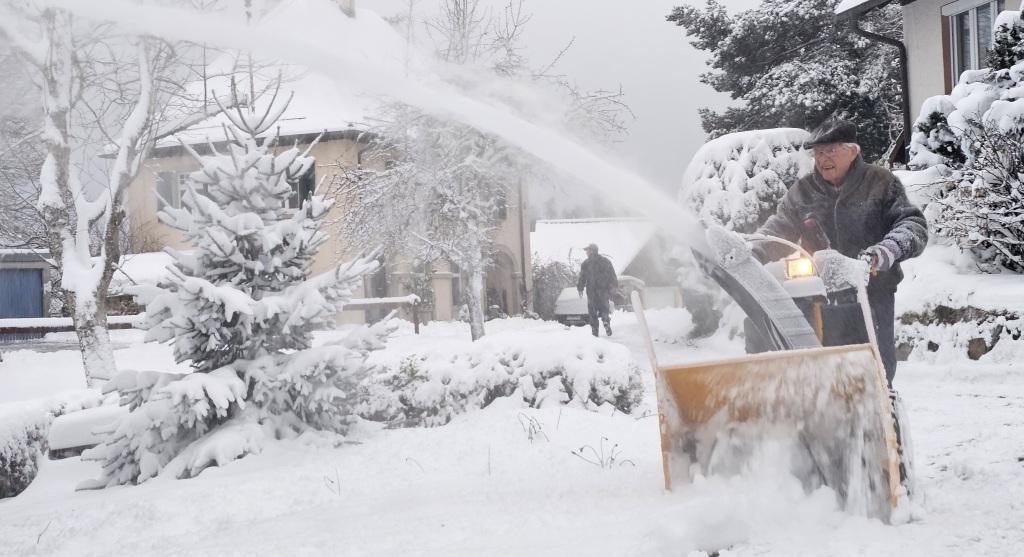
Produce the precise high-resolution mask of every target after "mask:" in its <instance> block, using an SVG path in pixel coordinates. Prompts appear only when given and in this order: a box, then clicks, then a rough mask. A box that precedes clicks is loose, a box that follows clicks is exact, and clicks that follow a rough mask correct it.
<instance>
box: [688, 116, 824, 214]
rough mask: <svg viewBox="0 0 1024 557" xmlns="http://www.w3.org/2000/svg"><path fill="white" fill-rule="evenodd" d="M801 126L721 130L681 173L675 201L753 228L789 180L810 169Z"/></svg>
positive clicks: (701, 212)
mask: <svg viewBox="0 0 1024 557" xmlns="http://www.w3.org/2000/svg"><path fill="white" fill-rule="evenodd" d="M807 135H808V134H807V132H806V131H804V130H799V129H793V128H785V129H777V130H759V131H750V132H739V133H731V134H728V135H723V136H722V137H719V138H718V139H714V140H711V141H709V142H707V143H706V144H704V146H703V147H701V148H700V150H698V151H697V154H695V155H694V156H693V160H692V161H691V162H690V164H689V166H687V167H686V172H685V173H684V174H683V184H682V188H681V189H680V191H679V201H680V203H682V204H683V206H684V207H687V208H689V209H691V210H692V211H693V212H694V213H695V214H697V215H698V216H699V217H700V218H701V219H704V220H706V221H708V222H713V223H715V224H720V225H722V226H724V227H726V228H727V229H729V230H735V231H737V232H746V233H749V232H753V231H754V230H756V229H757V227H759V226H761V225H762V224H764V221H766V220H767V219H768V217H769V216H771V215H772V214H774V213H775V207H776V206H777V205H778V203H779V200H780V199H782V196H783V195H785V194H786V191H787V190H788V189H789V186H790V185H792V184H793V182H796V180H797V179H798V178H800V177H801V176H803V175H805V174H807V173H809V172H811V170H813V169H814V162H813V161H812V160H811V158H810V157H808V156H807V155H806V154H805V153H803V152H801V145H802V144H803V142H804V141H805V140H806V139H807Z"/></svg>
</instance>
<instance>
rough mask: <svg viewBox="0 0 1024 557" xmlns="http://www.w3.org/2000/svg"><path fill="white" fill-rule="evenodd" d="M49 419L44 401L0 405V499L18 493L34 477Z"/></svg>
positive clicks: (45, 445)
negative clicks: (42, 403)
mask: <svg viewBox="0 0 1024 557" xmlns="http://www.w3.org/2000/svg"><path fill="white" fill-rule="evenodd" d="M52 421H53V414H52V413H51V412H50V411H49V410H48V409H47V408H46V407H44V406H43V405H39V404H31V403H9V404H3V405H0V499H3V498H4V497H14V496H15V495H17V494H19V493H21V492H22V491H24V490H25V488H27V487H28V484H29V483H31V482H32V480H33V479H34V478H35V477H36V472H38V470H39V459H40V458H43V455H45V454H46V450H47V442H46V435H47V432H48V431H49V429H50V422H52Z"/></svg>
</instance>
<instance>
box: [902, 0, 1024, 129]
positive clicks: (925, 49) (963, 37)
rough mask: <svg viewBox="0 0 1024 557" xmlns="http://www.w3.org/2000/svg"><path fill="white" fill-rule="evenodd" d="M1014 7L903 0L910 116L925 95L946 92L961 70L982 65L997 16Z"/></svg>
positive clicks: (991, 1) (963, 0)
mask: <svg viewBox="0 0 1024 557" xmlns="http://www.w3.org/2000/svg"><path fill="white" fill-rule="evenodd" d="M1017 8H1018V6H1017V5H1014V4H1011V5H1007V3H1006V1H1005V0H956V1H955V2H950V1H949V0H904V2H903V33H904V37H905V38H904V42H905V44H906V45H907V55H908V60H909V64H908V66H909V68H908V72H909V77H910V106H911V118H913V119H917V117H918V115H919V112H920V110H921V105H922V104H923V103H924V101H925V99H927V98H928V97H932V96H935V95H944V94H949V92H950V91H952V89H953V86H954V85H956V82H957V80H958V79H959V77H960V74H962V73H963V72H964V71H966V70H976V69H979V68H983V67H986V66H987V64H986V62H985V51H986V50H988V48H989V47H990V46H991V45H992V30H993V27H994V22H995V20H996V16H998V15H999V13H1000V12H1002V11H1003V10H1006V9H1017Z"/></svg>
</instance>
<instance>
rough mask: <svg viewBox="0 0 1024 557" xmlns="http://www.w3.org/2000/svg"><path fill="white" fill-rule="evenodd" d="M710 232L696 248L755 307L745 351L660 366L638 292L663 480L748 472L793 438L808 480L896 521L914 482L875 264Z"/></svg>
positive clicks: (856, 508) (794, 467)
mask: <svg viewBox="0 0 1024 557" xmlns="http://www.w3.org/2000/svg"><path fill="white" fill-rule="evenodd" d="M757 239H758V240H769V239H768V238H757ZM706 240H707V242H706V243H705V242H700V243H699V245H697V246H696V247H694V249H693V253H694V255H695V257H696V259H697V261H698V264H699V265H700V266H701V268H702V269H703V270H704V272H705V273H706V274H707V275H708V276H710V277H711V278H712V279H714V280H715V281H716V282H717V283H718V284H719V285H720V286H721V287H722V288H723V289H724V290H725V291H726V293H728V294H729V295H730V296H731V297H732V298H733V299H734V300H735V301H736V302H737V303H738V305H739V306H740V307H741V308H742V309H743V310H744V312H745V313H746V315H747V319H746V321H745V333H746V334H745V336H746V344H747V346H746V348H747V355H745V356H739V357H734V358H730V359H722V360H717V361H716V360H712V361H703V362H694V363H690V362H688V363H682V364H665V363H660V362H659V361H658V359H657V356H656V354H655V350H654V344H653V342H652V341H651V336H650V332H649V330H648V328H647V323H646V320H645V319H644V314H643V308H642V306H641V303H640V299H639V297H638V296H637V295H636V293H634V294H633V308H634V311H636V313H637V320H638V322H639V324H640V329H641V331H642V333H643V336H644V340H645V342H646V346H647V351H648V355H649V356H650V359H651V366H652V368H653V369H654V371H655V380H656V386H657V395H658V413H659V422H660V426H661V446H662V456H663V460H664V472H665V487H666V488H667V489H672V487H673V486H674V485H677V484H679V483H681V482H689V481H690V480H692V479H693V478H694V477H695V476H696V475H698V474H699V475H704V476H707V475H715V474H730V473H736V472H739V471H741V470H742V469H743V467H744V466H746V465H748V464H749V463H752V462H754V460H753V458H752V456H753V455H754V454H755V453H756V452H757V451H758V450H760V449H762V448H764V447H765V446H767V444H768V443H776V446H780V445H778V443H784V444H785V445H781V446H786V447H789V449H788V450H787V451H786V453H787V455H788V457H789V458H788V459H787V462H786V463H780V464H785V465H786V466H789V467H790V471H791V472H792V473H793V474H794V475H796V476H797V477H799V478H800V479H801V480H802V481H803V483H804V486H805V487H806V488H807V489H813V488H816V487H819V486H820V485H822V484H824V485H827V486H829V487H831V488H832V489H834V490H835V492H836V494H837V496H838V498H839V500H840V503H841V504H842V506H843V507H844V508H845V509H846V510H847V511H848V512H851V513H854V514H860V515H865V516H870V517H877V518H880V519H882V520H885V521H891V520H894V519H896V516H894V514H893V512H894V510H895V509H897V508H899V507H901V505H902V504H903V502H904V500H905V499H906V497H907V495H908V493H909V489H910V487H911V486H910V480H909V478H908V474H907V472H908V471H909V470H910V467H909V463H908V460H909V451H908V453H907V457H906V458H905V457H904V456H903V454H902V453H903V451H902V448H901V444H900V442H899V439H898V436H897V423H896V419H895V418H894V412H893V407H894V404H896V403H897V399H896V398H895V396H892V397H891V395H890V391H889V389H888V385H887V382H886V379H885V370H884V367H883V365H882V361H881V358H880V356H879V354H878V346H877V342H876V340H875V336H874V326H873V323H872V321H871V314H870V310H869V309H868V307H869V306H868V304H867V294H866V290H865V283H866V277H867V267H866V265H865V264H864V263H862V262H860V261H856V260H852V259H849V258H846V257H844V256H843V255H841V254H839V253H838V252H835V251H831V250H823V251H818V252H816V253H815V254H814V257H813V260H812V259H811V258H809V257H793V258H790V259H788V260H785V261H782V262H776V263H770V264H768V265H761V264H760V263H759V262H758V261H757V260H756V259H754V258H753V257H752V256H751V254H750V246H749V244H748V243H747V241H746V239H744V237H742V236H740V235H739V234H735V233H732V232H729V231H726V230H725V229H724V228H722V227H719V226H712V227H710V228H708V230H707V234H706ZM771 241H782V240H771ZM783 242H784V241H783ZM787 243H788V242H787ZM791 245H792V244H791ZM793 247H794V248H795V249H796V250H800V248H799V246H796V245H793ZM800 251H802V250H800ZM804 255H806V252H804ZM785 267H788V269H785V271H784V270H783V269H784V268H785ZM787 277H788V278H787ZM904 423H905V422H904ZM904 440H906V439H904Z"/></svg>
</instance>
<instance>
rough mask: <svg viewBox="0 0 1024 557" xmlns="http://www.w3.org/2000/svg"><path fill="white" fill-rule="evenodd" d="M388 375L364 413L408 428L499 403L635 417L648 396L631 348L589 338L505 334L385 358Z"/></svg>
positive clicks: (376, 381)
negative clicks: (461, 347) (606, 409)
mask: <svg viewBox="0 0 1024 557" xmlns="http://www.w3.org/2000/svg"><path fill="white" fill-rule="evenodd" d="M373 358H374V361H379V360H380V359H382V358H391V359H390V361H388V362H380V365H378V366H377V367H378V368H382V369H383V371H382V372H380V373H378V374H376V375H375V376H373V377H372V378H371V379H370V380H369V381H367V382H365V383H364V385H363V393H362V394H361V396H360V399H361V402H360V404H359V406H358V411H359V413H360V415H362V416H364V417H366V418H368V419H373V420H377V421H386V422H392V423H395V424H400V425H405V426H418V425H427V426H436V425H444V424H446V423H448V421H450V420H451V419H452V417H453V416H454V415H456V414H460V413H463V412H466V411H469V410H473V409H477V408H484V407H486V406H487V405H489V404H491V403H492V402H493V401H494V400H495V399H497V398H499V397H512V398H518V399H520V400H522V402H523V404H524V405H526V406H530V407H542V406H546V405H557V404H570V405H578V406H580V407H585V408H591V409H593V408H597V407H600V406H604V405H610V406H613V407H614V408H616V409H618V410H619V411H621V412H624V413H629V412H630V411H632V410H633V408H635V407H636V406H637V405H638V404H639V403H640V399H641V396H642V394H643V385H642V381H641V378H640V371H639V368H638V367H637V365H636V362H634V361H633V359H632V357H631V356H630V352H629V349H628V348H626V347H624V346H622V345H619V344H614V343H608V342H601V341H598V340H596V339H593V338H592V337H589V336H582V335H581V336H578V337H572V340H571V341H570V343H569V344H567V342H566V337H565V336H564V335H551V334H547V333H540V332H538V333H532V332H531V333H522V332H520V333H516V335H514V336H509V335H504V334H501V333H498V334H492V335H488V336H487V337H485V338H483V339H481V340H479V341H477V342H474V343H473V344H471V345H469V348H468V350H466V351H464V352H456V353H455V354H454V355H452V353H451V350H444V351H440V350H439V351H437V352H434V353H429V354H413V355H406V356H404V357H402V358H400V359H397V360H396V359H394V358H395V355H394V354H386V353H377V354H374V356H373Z"/></svg>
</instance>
